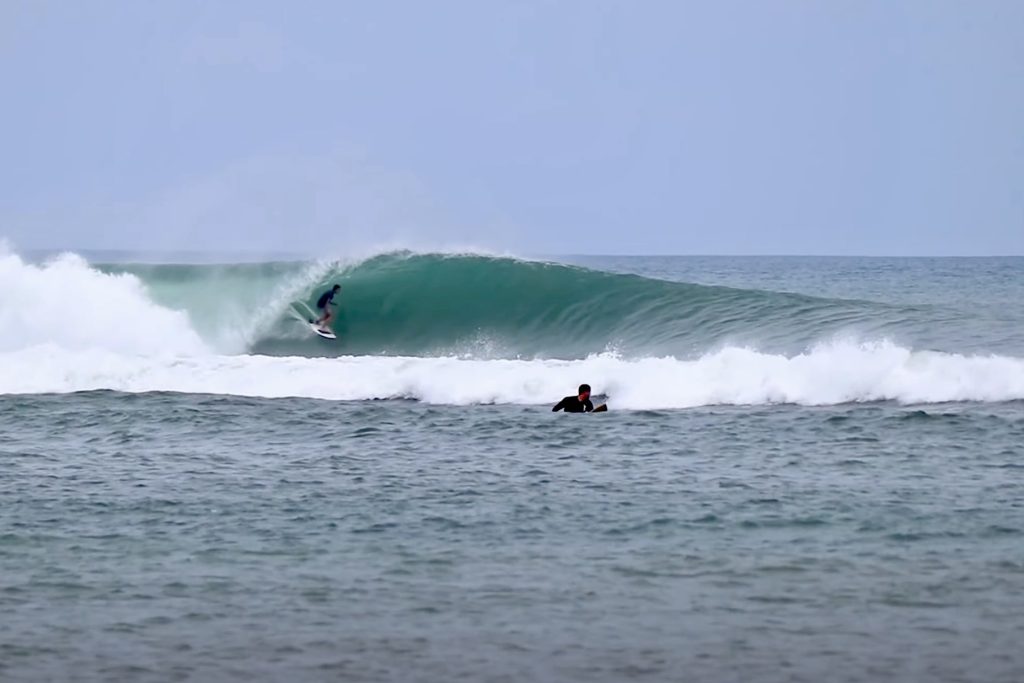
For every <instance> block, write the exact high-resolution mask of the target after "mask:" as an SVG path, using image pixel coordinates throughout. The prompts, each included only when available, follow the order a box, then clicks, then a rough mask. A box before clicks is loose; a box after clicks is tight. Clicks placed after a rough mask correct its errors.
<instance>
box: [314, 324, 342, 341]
mask: <svg viewBox="0 0 1024 683" xmlns="http://www.w3.org/2000/svg"><path fill="white" fill-rule="evenodd" d="M307 324H308V325H309V329H311V330H313V331H314V332H316V333H317V334H319V335H320V336H321V337H323V338H324V339H337V338H338V337H337V335H335V334H334V333H333V332H331V331H330V330H328V329H324V328H322V327H317V326H316V323H307Z"/></svg>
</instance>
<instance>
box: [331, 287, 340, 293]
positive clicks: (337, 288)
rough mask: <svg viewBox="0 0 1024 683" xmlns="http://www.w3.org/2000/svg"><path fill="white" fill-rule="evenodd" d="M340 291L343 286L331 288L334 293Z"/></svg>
mask: <svg viewBox="0 0 1024 683" xmlns="http://www.w3.org/2000/svg"><path fill="white" fill-rule="evenodd" d="M339 289H341V285H334V286H333V287H331V291H332V292H337V291H338V290H339Z"/></svg>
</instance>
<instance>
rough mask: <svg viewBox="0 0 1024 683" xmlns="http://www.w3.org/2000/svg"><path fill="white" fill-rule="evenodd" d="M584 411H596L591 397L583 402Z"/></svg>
mask: <svg viewBox="0 0 1024 683" xmlns="http://www.w3.org/2000/svg"><path fill="white" fill-rule="evenodd" d="M583 412H586V413H592V412H594V404H593V403H591V402H590V399H589V398H588V399H587V400H586V401H584V402H583Z"/></svg>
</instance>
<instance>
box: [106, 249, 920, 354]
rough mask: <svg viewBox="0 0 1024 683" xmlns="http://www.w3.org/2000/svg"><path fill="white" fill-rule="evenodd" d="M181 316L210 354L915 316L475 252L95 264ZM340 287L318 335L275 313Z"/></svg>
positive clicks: (791, 327)
mask: <svg viewBox="0 0 1024 683" xmlns="http://www.w3.org/2000/svg"><path fill="white" fill-rule="evenodd" d="M105 270H107V271H108V272H111V273H115V272H117V273H122V274H127V275H133V276H135V277H137V278H139V279H140V280H141V281H143V282H145V284H146V286H147V288H148V289H149V291H150V292H151V293H152V295H153V299H154V301H156V302H159V303H160V304H162V305H164V306H166V307H168V308H172V309H177V310H185V311H187V312H188V314H189V316H190V319H191V320H192V322H193V325H194V327H195V329H196V330H197V331H198V332H199V333H200V335H201V336H202V338H203V339H204V340H205V341H206V343H208V344H210V345H212V346H213V347H214V348H217V349H219V350H221V351H226V352H231V353H240V352H251V353H258V354H264V355H275V356H296V355H297V356H307V357H317V356H343V355H344V356H347V355H411V356H430V357H433V356H443V355H456V356H461V357H472V358H563V359H580V358H586V357H587V356H589V355H592V354H595V353H603V352H614V353H616V354H618V355H620V356H622V357H625V358H641V357H648V356H652V355H674V356H691V355H693V354H699V353H703V352H704V351H706V350H707V349H708V348H710V347H713V346H716V345H717V346H722V345H742V346H753V347H756V348H758V349H762V350H775V351H788V352H797V351H800V350H802V349H804V348H806V347H807V345H808V344H810V343H813V342H815V341H817V340H820V339H822V338H826V337H828V336H831V335H836V334H842V335H846V336H856V337H862V338H868V339H876V338H880V337H883V336H884V337H892V338H897V339H899V338H900V335H901V334H914V329H913V326H912V322H913V319H914V317H915V316H919V313H918V312H917V311H914V310H909V309H905V308H898V307H893V306H888V305H884V304H874V303H870V302H856V301H844V300H836V299H826V298H814V297H809V296H802V295H798V294H783V293H778V292H769V291H760V290H745V289H732V288H726V287H711V286H702V285H695V284H689V283H685V282H672V281H666V280H659V279H652V278H645V277H640V276H638V275H630V274H619V273H608V272H602V271H599V270H592V269H586V268H580V267H574V266H568V265H562V264H555V263H543V262H533V261H522V260H518V259H512V258H500V257H492V256H481V255H441V254H411V253H389V254H384V255H379V256H376V257H373V258H370V259H367V260H364V261H360V262H356V263H353V264H312V265H302V264H294V263H291V264H289V263H270V264H253V265H234V266H127V267H116V268H115V267H108V268H106V269H105ZM335 282H337V283H339V284H341V285H342V292H341V296H340V298H339V302H340V306H339V309H338V312H337V316H336V319H335V320H334V322H333V327H334V329H335V331H336V332H337V333H338V337H339V341H337V342H325V341H323V340H321V339H319V338H317V337H314V336H312V335H310V334H309V331H308V329H307V328H305V327H304V326H302V325H301V324H299V323H298V322H296V320H295V319H294V318H293V317H292V316H291V315H289V313H288V307H289V304H290V302H292V301H302V302H304V303H306V304H307V305H309V306H313V304H314V303H315V301H316V299H317V296H318V295H319V294H320V293H321V292H322V291H324V290H325V289H327V288H328V287H329V286H330V285H331V284H333V283H335Z"/></svg>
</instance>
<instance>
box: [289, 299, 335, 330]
mask: <svg viewBox="0 0 1024 683" xmlns="http://www.w3.org/2000/svg"><path fill="white" fill-rule="evenodd" d="M300 307H301V309H304V310H305V312H306V315H303V313H302V312H301V311H300V310H299V309H300ZM291 313H292V316H293V317H294V318H295V319H296V320H298V321H299V322H301V323H302V324H303V325H305V326H306V327H308V328H309V329H311V330H313V332H314V333H315V334H318V335H320V336H321V337H323V338H324V339H337V338H338V337H337V335H335V334H334V332H331V331H330V330H329V329H327V328H325V327H319V326H318V325H317V324H316V323H315V322H310V321H311V320H315V319H316V314H314V313H313V309H312V308H310V307H309V306H307V305H306V304H304V303H303V302H301V301H296V302H294V303H292V307H291ZM307 316H308V317H307Z"/></svg>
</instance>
